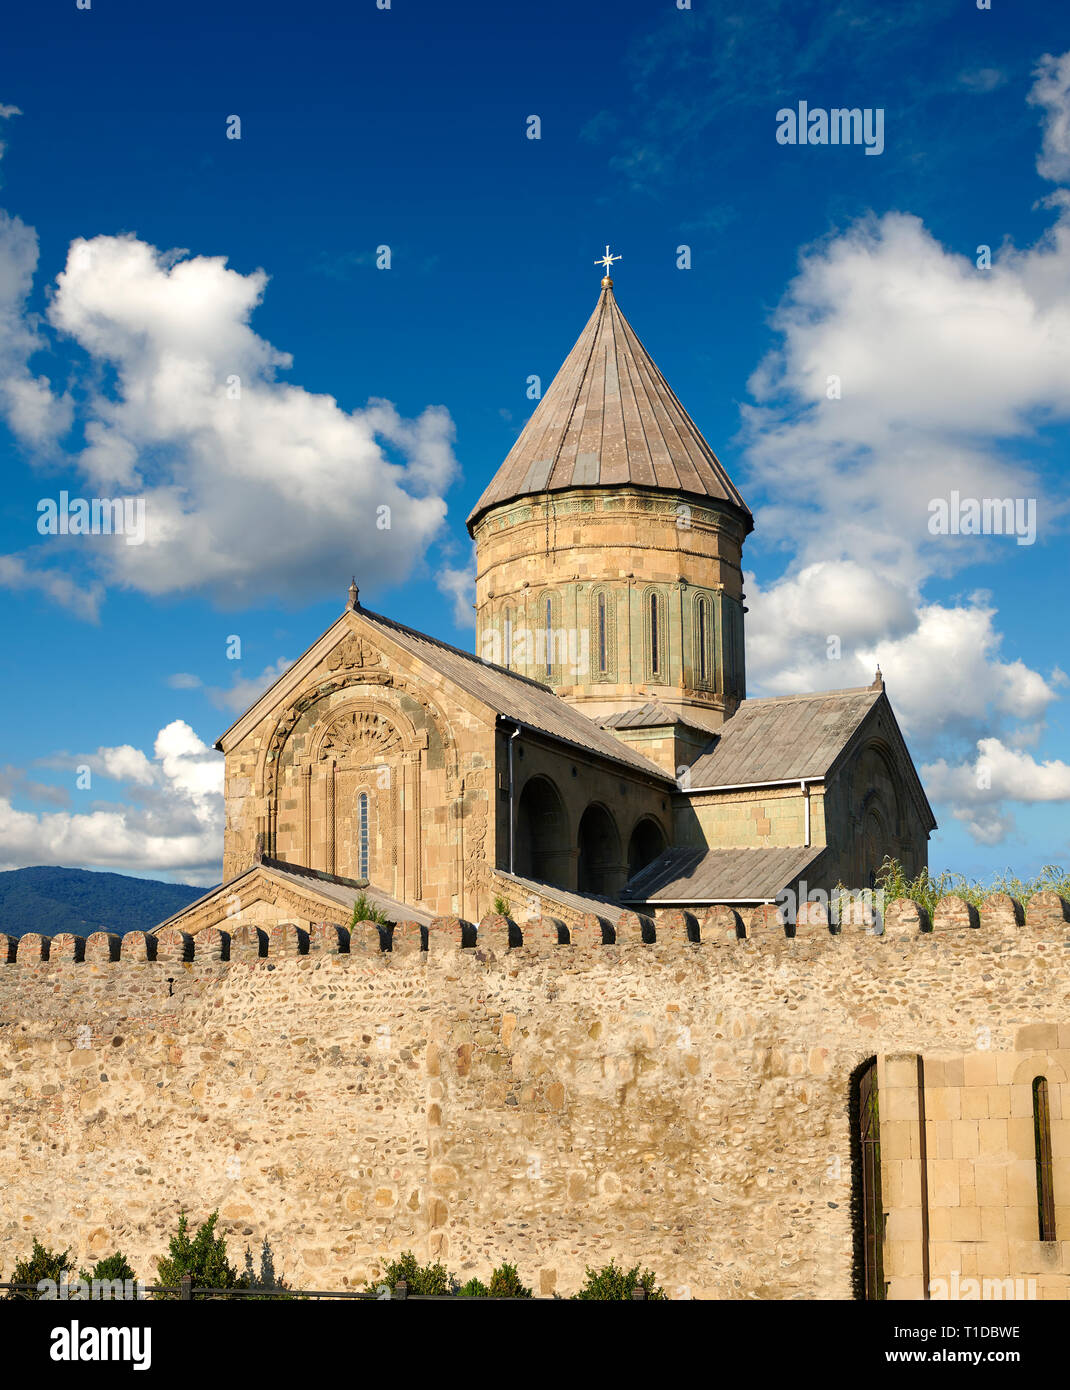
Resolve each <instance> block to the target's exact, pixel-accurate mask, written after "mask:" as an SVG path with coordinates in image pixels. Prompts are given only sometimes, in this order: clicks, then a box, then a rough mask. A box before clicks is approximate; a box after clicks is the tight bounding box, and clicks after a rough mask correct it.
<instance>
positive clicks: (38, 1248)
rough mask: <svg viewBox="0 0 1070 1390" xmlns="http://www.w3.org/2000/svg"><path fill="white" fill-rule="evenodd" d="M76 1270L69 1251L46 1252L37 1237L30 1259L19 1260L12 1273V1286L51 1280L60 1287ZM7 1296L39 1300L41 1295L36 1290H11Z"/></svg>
mask: <svg viewBox="0 0 1070 1390" xmlns="http://www.w3.org/2000/svg"><path fill="white" fill-rule="evenodd" d="M73 1269H74V1261H73V1260H72V1259H71V1252H70V1251H69V1250H64V1251H62V1252H61V1251H58V1250H46V1249H45V1247H44V1246H43V1245H42V1244H41V1242H40V1241H39V1240H38V1239H37V1238H36V1237H35V1238H34V1242H33V1249H32V1250H31V1252H30V1254H29V1257H28V1258H27V1259H25V1260H17V1261H16V1263H15V1268H14V1269H13V1270H12V1272H11V1279H10V1281H9V1282H10V1283H12V1284H39V1283H40V1282H41V1281H42V1280H43V1279H51V1280H52V1282H53V1283H54V1284H55V1285H56V1286H57V1288H58V1287H59V1284H60V1283H61V1281H62V1279H63V1276H64V1275H65V1274H66V1275H68V1276H69V1275H70V1272H71V1270H73ZM7 1296H8V1298H9V1299H11V1298H29V1299H38V1298H40V1297H41V1295H40V1294H39V1293H38V1292H37V1289H36V1288H33V1289H9V1290H8V1293H7Z"/></svg>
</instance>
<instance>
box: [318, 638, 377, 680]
mask: <svg viewBox="0 0 1070 1390" xmlns="http://www.w3.org/2000/svg"><path fill="white" fill-rule="evenodd" d="M379 661H380V656H379V653H378V652H377V651H376V650H375V648H374V647H370V646H369V645H368V644H367V642H363V641H362V640H361V639H360V638H359V637H357V636H356V635H355V634H353V633H350V635H349V636H348V637H346V638H345V639H344V640H343V641H341V642H339V643H338V646H337V647H335V649H334V651H333V652H331V654H330V656H328V657H327V658H326V662H325V664H326V666H327V669H328V670H330V671H337V670H339V669H340V668H341V667H343V666H378V665H379Z"/></svg>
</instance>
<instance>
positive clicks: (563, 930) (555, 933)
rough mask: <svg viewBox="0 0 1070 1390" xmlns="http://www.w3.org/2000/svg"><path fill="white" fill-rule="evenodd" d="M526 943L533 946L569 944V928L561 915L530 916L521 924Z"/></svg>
mask: <svg viewBox="0 0 1070 1390" xmlns="http://www.w3.org/2000/svg"><path fill="white" fill-rule="evenodd" d="M520 934H521V936H522V937H523V938H524V945H525V946H531V947H533V948H538V947H546V946H560V945H567V944H568V940H569V934H568V928H567V927H566V926H565V924H564V922H562V921H561V919H560V918H559V917H547V916H545V915H543V916H541V917H529V918H528V919H527V921H525V922H522V923H521V924H520Z"/></svg>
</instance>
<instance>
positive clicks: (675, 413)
mask: <svg viewBox="0 0 1070 1390" xmlns="http://www.w3.org/2000/svg"><path fill="white" fill-rule="evenodd" d="M627 484H632V485H634V486H640V487H649V488H661V489H666V490H668V491H672V492H676V493H688V494H694V495H697V496H701V497H708V498H711V499H714V500H716V501H718V502H724V503H727V504H728V505H729V506H730V507H732V508H734V509H735V510H736V511H737V512H739V513H740V514H741V515H742V516H743V518H744V519H745V521H746V522H747V529H748V530H749V529H750V528H751V526H752V525H753V523H752V521H751V514H750V511H749V509H748V507H747V504H746V503H745V502H744V501H743V498H742V497H741V496H740V494H739V492H738V491H737V490H736V487H735V485H734V484H733V482H732V480H731V478H729V476H728V474H727V473H726V472H725V470H724V468H723V466H722V464H721V462H720V460H719V459H718V458H717V455H716V454H715V453H714V452H713V450H712V449H711V448H710V446H709V445H708V444H707V443H706V441H705V439H703V437H702V435H701V434H700V433H699V430H698V427H697V425H696V424H695V422H694V421H693V420H692V419H691V416H690V415H688V413H687V411H686V410H685V409H684V408H683V406H682V405H681V404H680V402H679V400H677V398H676V394H675V392H674V391H673V389H672V387H671V386H670V385H669V383H668V382H667V381H666V380H665V378H664V377H663V376H662V374H661V372H660V371H659V370H658V368H657V367H656V366H655V365H654V362H653V359H652V358H651V356H650V354H649V353H648V352H647V350H646V348H645V347H643V345H642V343H641V342H640V341H639V339H638V338H637V337H636V334H635V330H634V329H633V328H632V326H631V324H630V323H629V322H628V320H627V319H626V318H625V317H624V315H623V314H622V313H621V311H620V309H619V308H618V306H617V301H616V299H615V298H614V295H613V282H612V280H608V279H607V280H604V281H603V289H602V293H601V295H600V296H599V299H598V304H597V305H596V307H595V311H594V313H593V314H592V315H591V317H590V319H589V320H588V322H587V326H586V327H585V328H584V330H583V332H582V333H581V334H580V336H579V338H578V339H577V340H576V345H575V347H573V349H572V351H571V352H570V353H569V355H568V356H567V357H566V358H565V361H564V363H563V364H562V366H561V369H560V370H559V371H558V373H557V375H556V376H555V377H554V379H553V382H552V383H551V384H550V386H549V387H548V388H547V391H546V394H545V395H544V396H543V398H542V400H541V401H540V402H539V404H538V406H537V407H536V409H535V413H534V414H533V415H532V417H531V419H530V420H529V421H528V422H527V424H526V425H525V426H524V428H523V430H522V431H521V433H520V437H519V438H518V439H517V441H516V443H515V444H514V445H513V447H512V448H511V449H510V450H509V453H508V454H507V455H506V458H505V462H504V463H503V464H502V465H501V467H500V468H499V469H498V471H497V473H495V475H494V477H493V478H492V479H491V481H490V484H489V485H488V487H487V488H486V490H485V492H484V493H483V495H482V497H480V499H479V501H478V502H477V503H476V505H475V506H474V507H473V509H472V512H471V514H470V515H469V517H468V529H469V531H471V530H472V527H473V526H474V525H475V522H476V521H477V520H478V518H479V517H480V516H482V515H483V513H484V512H485V511H487V510H488V509H489V508H490V507H494V506H497V505H499V504H500V503H502V502H509V501H512V500H513V499H515V498H517V497H524V496H528V495H530V494H534V493H543V492H558V491H561V490H563V489H565V488H574V487H621V486H624V485H627Z"/></svg>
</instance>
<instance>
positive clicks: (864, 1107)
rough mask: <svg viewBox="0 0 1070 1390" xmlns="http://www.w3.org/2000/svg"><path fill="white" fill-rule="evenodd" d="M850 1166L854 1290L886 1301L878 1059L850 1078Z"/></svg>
mask: <svg viewBox="0 0 1070 1390" xmlns="http://www.w3.org/2000/svg"><path fill="white" fill-rule="evenodd" d="M851 1081H852V1095H851V1111H852V1120H853V1124H852V1136H851V1166H852V1168H853V1170H854V1188H855V1191H854V1200H853V1201H852V1204H851V1205H852V1208H853V1214H854V1217H855V1232H854V1236H855V1242H854V1243H855V1288H856V1291H857V1293H858V1294H859V1295H860V1296H861V1297H862V1298H867V1299H885V1298H887V1297H888V1287H887V1284H886V1283H885V1279H884V1198H883V1195H882V1192H881V1128H880V1106H879V1103H878V1097H877V1059H876V1058H875V1057H873V1058H870V1060H869V1061H868V1062H866V1063H864V1064H863V1065H862V1066H861V1067H859V1068H858V1069H857V1070H856V1071H855V1072H854V1073H853V1075H852V1077H851Z"/></svg>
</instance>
